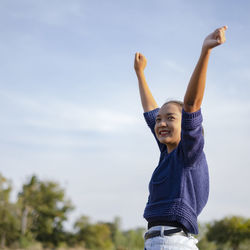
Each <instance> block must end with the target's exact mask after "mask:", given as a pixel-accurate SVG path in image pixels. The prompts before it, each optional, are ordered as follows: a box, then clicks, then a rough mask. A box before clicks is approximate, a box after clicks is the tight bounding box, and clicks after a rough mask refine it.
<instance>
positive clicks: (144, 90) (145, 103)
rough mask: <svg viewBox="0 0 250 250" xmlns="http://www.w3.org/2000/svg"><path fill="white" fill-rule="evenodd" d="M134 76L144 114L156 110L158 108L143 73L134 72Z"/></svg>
mask: <svg viewBox="0 0 250 250" xmlns="http://www.w3.org/2000/svg"><path fill="white" fill-rule="evenodd" d="M136 75H137V78H138V85H139V91H140V97H141V103H142V107H143V110H144V112H148V111H151V110H153V109H156V108H157V107H158V105H157V103H156V101H155V99H154V97H153V95H152V93H151V91H150V89H149V87H148V84H147V81H146V78H145V75H144V72H143V71H141V70H140V71H136Z"/></svg>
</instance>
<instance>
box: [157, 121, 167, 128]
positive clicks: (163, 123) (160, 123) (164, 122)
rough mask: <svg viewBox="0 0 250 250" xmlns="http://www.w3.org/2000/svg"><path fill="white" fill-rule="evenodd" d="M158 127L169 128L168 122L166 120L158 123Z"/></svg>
mask: <svg viewBox="0 0 250 250" xmlns="http://www.w3.org/2000/svg"><path fill="white" fill-rule="evenodd" d="M158 126H159V127H167V122H166V121H165V120H161V121H160V122H159V123H158Z"/></svg>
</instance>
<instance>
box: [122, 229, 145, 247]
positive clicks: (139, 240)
mask: <svg viewBox="0 0 250 250" xmlns="http://www.w3.org/2000/svg"><path fill="white" fill-rule="evenodd" d="M144 232H145V229H144V228H137V229H134V230H128V231H126V232H124V236H125V238H126V243H125V247H126V248H125V249H133V250H139V249H143V246H144V239H143V234H144Z"/></svg>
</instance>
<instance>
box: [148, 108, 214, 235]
mask: <svg viewBox="0 0 250 250" xmlns="http://www.w3.org/2000/svg"><path fill="white" fill-rule="evenodd" d="M158 111H159V108H157V109H154V110H152V111H149V112H146V113H144V117H145V119H146V122H147V124H148V126H149V127H150V129H151V131H152V133H153V134H154V136H155V138H156V135H155V132H154V126H155V118H156V116H157V113H158ZM201 124H202V114H201V110H198V111H197V112H194V113H187V112H185V111H184V110H182V124H181V141H180V143H179V144H178V146H177V148H176V149H174V150H173V151H172V152H171V153H169V154H168V152H167V147H166V145H164V144H161V143H160V142H159V141H158V140H157V138H156V140H157V143H158V145H159V148H160V152H161V154H160V161H159V164H158V166H157V168H156V169H155V171H154V172H153V175H152V178H151V180H150V183H149V197H148V202H147V205H146V208H145V210H144V218H145V219H146V220H147V221H148V222H154V221H161V220H164V221H177V222H179V223H181V224H182V225H183V226H184V227H185V228H186V229H187V230H188V231H189V232H190V233H193V234H198V224H197V216H198V215H199V214H200V212H201V211H202V209H203V208H204V206H205V205H206V203H207V200H208V193H209V175H208V166H207V161H206V157H205V154H204V152H203V147H204V137H203V135H202V125H201Z"/></svg>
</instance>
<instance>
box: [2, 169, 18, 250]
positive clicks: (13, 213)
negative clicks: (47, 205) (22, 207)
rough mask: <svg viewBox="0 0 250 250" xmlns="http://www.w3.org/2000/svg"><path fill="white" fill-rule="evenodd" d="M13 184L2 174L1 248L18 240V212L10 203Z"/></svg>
mask: <svg viewBox="0 0 250 250" xmlns="http://www.w3.org/2000/svg"><path fill="white" fill-rule="evenodd" d="M11 189H12V188H11V183H10V181H8V180H7V179H6V178H4V177H3V176H2V175H1V174H0V237H1V238H0V240H1V248H4V247H5V244H9V243H10V242H12V241H15V240H16V239H17V238H18V219H17V218H18V211H17V208H16V206H15V204H12V203H10V201H9V197H10V192H11Z"/></svg>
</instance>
